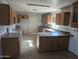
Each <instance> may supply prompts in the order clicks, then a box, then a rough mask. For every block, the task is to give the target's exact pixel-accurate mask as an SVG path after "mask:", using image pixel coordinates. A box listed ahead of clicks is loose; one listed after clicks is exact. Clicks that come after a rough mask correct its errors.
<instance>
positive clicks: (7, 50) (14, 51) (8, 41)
mask: <svg viewBox="0 0 79 59" xmlns="http://www.w3.org/2000/svg"><path fill="white" fill-rule="evenodd" d="M1 43H2V44H1V45H2V55H3V56H9V57H4V58H3V59H16V58H17V57H18V56H19V49H20V47H19V38H2V39H1Z"/></svg>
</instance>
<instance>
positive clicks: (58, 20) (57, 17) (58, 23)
mask: <svg viewBox="0 0 79 59" xmlns="http://www.w3.org/2000/svg"><path fill="white" fill-rule="evenodd" d="M56 24H57V25H60V13H59V14H56Z"/></svg>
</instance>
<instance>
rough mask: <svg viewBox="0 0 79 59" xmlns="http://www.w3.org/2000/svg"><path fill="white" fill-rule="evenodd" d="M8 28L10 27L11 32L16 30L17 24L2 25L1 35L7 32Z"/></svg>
mask: <svg viewBox="0 0 79 59" xmlns="http://www.w3.org/2000/svg"><path fill="white" fill-rule="evenodd" d="M6 28H9V32H13V31H15V25H10V26H0V36H1V35H2V34H4V33H5V32H6Z"/></svg>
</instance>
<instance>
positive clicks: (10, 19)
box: [0, 4, 17, 25]
mask: <svg viewBox="0 0 79 59" xmlns="http://www.w3.org/2000/svg"><path fill="white" fill-rule="evenodd" d="M16 20H17V18H16V14H15V12H14V10H12V8H11V7H10V6H9V5H8V4H0V25H11V24H15V22H16Z"/></svg>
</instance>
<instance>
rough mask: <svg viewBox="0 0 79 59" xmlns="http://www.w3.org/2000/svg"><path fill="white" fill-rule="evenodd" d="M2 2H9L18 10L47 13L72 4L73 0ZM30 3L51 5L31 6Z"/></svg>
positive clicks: (3, 0) (9, 0)
mask: <svg viewBox="0 0 79 59" xmlns="http://www.w3.org/2000/svg"><path fill="white" fill-rule="evenodd" d="M0 2H2V3H5V4H9V5H10V6H11V7H12V8H13V9H14V10H15V11H17V12H36V13H45V12H53V11H57V10H60V8H62V7H65V6H67V5H70V4H71V3H72V0H0ZM28 3H30V4H39V5H46V6H50V7H42V6H29V5H27V4H28Z"/></svg>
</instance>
